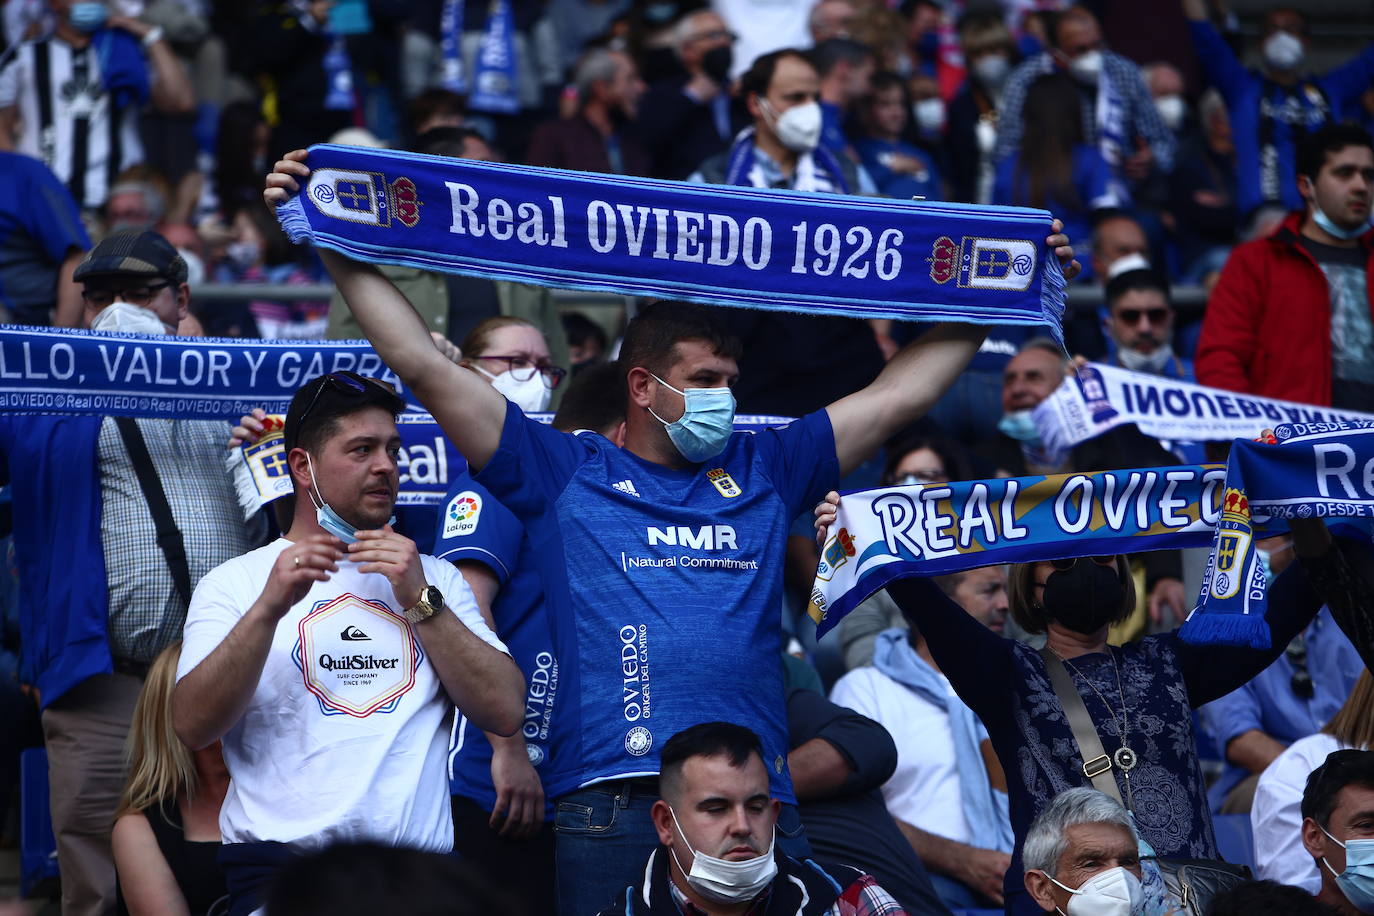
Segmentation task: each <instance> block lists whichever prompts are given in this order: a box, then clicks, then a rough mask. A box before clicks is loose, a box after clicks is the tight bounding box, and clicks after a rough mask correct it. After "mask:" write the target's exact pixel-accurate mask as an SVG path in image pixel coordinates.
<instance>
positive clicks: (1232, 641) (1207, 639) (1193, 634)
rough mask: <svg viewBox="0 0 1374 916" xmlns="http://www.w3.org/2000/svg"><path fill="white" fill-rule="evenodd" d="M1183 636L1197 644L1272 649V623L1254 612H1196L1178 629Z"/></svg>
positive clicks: (1184, 639) (1182, 637)
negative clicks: (1270, 624) (1270, 628)
mask: <svg viewBox="0 0 1374 916" xmlns="http://www.w3.org/2000/svg"><path fill="white" fill-rule="evenodd" d="M1178 635H1179V638H1180V639H1182V640H1183V641H1184V642H1187V643H1192V644H1193V645H1195V646H1240V647H1242V648H1249V649H1268V648H1269V646H1270V642H1271V640H1270V638H1269V622H1268V621H1266V620H1265V619H1264V618H1263V617H1257V616H1254V615H1250V614H1218V613H1211V614H1203V613H1194V614H1193V615H1192V616H1191V617H1189V618H1188V621H1187V622H1186V623H1184V624H1183V627H1182V628H1181V629H1180V630H1179V631H1178Z"/></svg>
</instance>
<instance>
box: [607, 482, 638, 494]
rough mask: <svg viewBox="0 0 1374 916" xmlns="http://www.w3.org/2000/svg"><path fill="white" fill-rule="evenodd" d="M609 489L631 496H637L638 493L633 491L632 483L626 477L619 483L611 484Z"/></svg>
mask: <svg viewBox="0 0 1374 916" xmlns="http://www.w3.org/2000/svg"><path fill="white" fill-rule="evenodd" d="M611 489H613V490H619V491H620V492H621V493H628V494H630V495H631V496H636V497H637V496H639V491H638V490H636V489H635V485H634V481H632V480H630V478H628V477H626V478H625V479H624V480H622V481H620V483H613V484H611Z"/></svg>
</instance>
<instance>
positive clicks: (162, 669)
mask: <svg viewBox="0 0 1374 916" xmlns="http://www.w3.org/2000/svg"><path fill="white" fill-rule="evenodd" d="M180 657H181V642H180V641H177V642H175V643H173V644H172V645H170V646H168V647H167V648H166V649H164V650H163V652H162V654H161V655H159V656H158V657H157V659H156V660H154V661H153V664H152V666H151V667H150V668H149V669H148V679H147V681H146V682H145V683H144V685H143V692H142V693H141V694H140V695H139V698H138V705H137V706H135V707H134V719H133V724H132V727H131V728H130V730H129V740H128V760H129V777H128V781H127V782H126V783H125V786H124V794H123V795H122V796H121V797H120V800H119V808H118V810H117V811H116V812H115V824H114V833H113V837H112V839H113V845H114V857H115V869H116V871H117V872H118V876H119V883H118V894H119V899H118V906H119V912H120V913H121V914H130V916H142V914H157V916H202V914H206V913H214V912H218V911H219V910H218V909H217V908H215V903H216V902H217V901H219V900H220V899H221V898H223V897H225V896H226V894H227V893H228V892H227V891H226V889H225V886H224V874H223V873H222V872H221V871H220V868H219V864H218V862H217V861H216V858H217V856H218V855H219V845H220V842H219V840H220V837H219V808H220V804H221V803H222V802H223V801H224V793H225V791H226V790H227V789H228V787H229V771H228V770H226V769H225V767H224V758H223V757H222V756H221V755H220V744H219V742H218V741H216V742H215V743H214V744H212V745H210V746H209V747H207V748H205V749H204V750H202V751H196V752H195V753H192V752H191V751H189V750H187V749H186V746H185V745H183V744H182V743H181V741H179V740H178V739H177V736H176V733H175V732H174V731H173V730H172V703H171V699H172V688H173V686H175V683H176V671H177V660H178V659H179V658H180ZM221 906H222V904H221Z"/></svg>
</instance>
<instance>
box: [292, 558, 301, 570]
mask: <svg viewBox="0 0 1374 916" xmlns="http://www.w3.org/2000/svg"><path fill="white" fill-rule="evenodd" d="M291 562H292V563H293V564H295V567H296V568H297V569H300V568H301V558H300V557H298V556H297V557H292V558H291Z"/></svg>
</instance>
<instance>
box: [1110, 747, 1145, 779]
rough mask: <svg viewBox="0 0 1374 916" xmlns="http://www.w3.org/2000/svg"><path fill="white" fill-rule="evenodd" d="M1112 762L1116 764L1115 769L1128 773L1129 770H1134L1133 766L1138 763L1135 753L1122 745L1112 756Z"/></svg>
mask: <svg viewBox="0 0 1374 916" xmlns="http://www.w3.org/2000/svg"><path fill="white" fill-rule="evenodd" d="M1112 762H1113V763H1115V764H1116V766H1117V769H1119V770H1121V771H1122V772H1125V773H1129V772H1130V771H1131V770H1134V769H1135V765H1136V763H1137V762H1139V758H1137V757H1136V754H1135V751H1133V750H1131V749H1130V748H1129V747H1126V746H1125V745H1122V746H1121V747H1119V748H1117V749H1116V753H1115V754H1113V755H1112Z"/></svg>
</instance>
